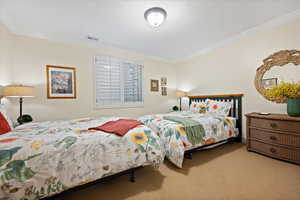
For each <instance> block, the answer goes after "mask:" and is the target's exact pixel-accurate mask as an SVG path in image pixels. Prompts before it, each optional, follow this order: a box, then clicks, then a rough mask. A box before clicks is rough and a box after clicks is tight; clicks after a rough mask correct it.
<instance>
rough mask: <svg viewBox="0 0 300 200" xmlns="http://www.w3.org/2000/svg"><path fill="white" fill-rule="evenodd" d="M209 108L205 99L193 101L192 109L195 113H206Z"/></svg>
mask: <svg viewBox="0 0 300 200" xmlns="http://www.w3.org/2000/svg"><path fill="white" fill-rule="evenodd" d="M206 110H207V104H206V102H205V101H203V102H192V103H191V105H190V111H192V112H194V113H201V114H205V113H206Z"/></svg>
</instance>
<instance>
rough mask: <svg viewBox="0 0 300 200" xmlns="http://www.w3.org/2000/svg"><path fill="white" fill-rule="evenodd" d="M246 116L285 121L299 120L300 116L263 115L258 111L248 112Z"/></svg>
mask: <svg viewBox="0 0 300 200" xmlns="http://www.w3.org/2000/svg"><path fill="white" fill-rule="evenodd" d="M245 116H246V117H253V118H261V119H273V120H284V121H299V122H300V117H290V116H288V115H286V114H269V115H262V114H259V113H256V112H252V113H247V114H246V115H245Z"/></svg>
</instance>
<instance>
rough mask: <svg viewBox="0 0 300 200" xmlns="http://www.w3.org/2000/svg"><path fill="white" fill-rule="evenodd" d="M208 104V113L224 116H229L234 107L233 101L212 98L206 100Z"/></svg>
mask: <svg viewBox="0 0 300 200" xmlns="http://www.w3.org/2000/svg"><path fill="white" fill-rule="evenodd" d="M206 105H207V108H206V109H207V112H208V113H215V114H217V115H222V116H228V115H229V112H230V109H231V108H232V102H223V101H214V100H211V99H207V100H206Z"/></svg>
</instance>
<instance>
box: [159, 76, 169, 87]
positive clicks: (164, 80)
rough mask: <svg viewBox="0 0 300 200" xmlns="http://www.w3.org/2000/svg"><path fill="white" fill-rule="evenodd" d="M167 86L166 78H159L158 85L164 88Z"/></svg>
mask: <svg viewBox="0 0 300 200" xmlns="http://www.w3.org/2000/svg"><path fill="white" fill-rule="evenodd" d="M167 84H168V80H167V77H161V79H160V85H161V87H166V86H167Z"/></svg>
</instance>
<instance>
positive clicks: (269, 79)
mask: <svg viewBox="0 0 300 200" xmlns="http://www.w3.org/2000/svg"><path fill="white" fill-rule="evenodd" d="M299 81H300V67H298V66H295V65H294V64H292V63H288V64H286V65H284V66H273V67H272V68H271V69H270V70H268V71H266V73H265V74H264V76H263V78H262V84H263V87H264V88H265V89H266V90H268V89H271V88H272V87H273V86H276V85H277V84H279V83H281V82H286V83H293V82H294V83H296V82H299Z"/></svg>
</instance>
